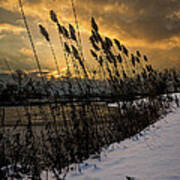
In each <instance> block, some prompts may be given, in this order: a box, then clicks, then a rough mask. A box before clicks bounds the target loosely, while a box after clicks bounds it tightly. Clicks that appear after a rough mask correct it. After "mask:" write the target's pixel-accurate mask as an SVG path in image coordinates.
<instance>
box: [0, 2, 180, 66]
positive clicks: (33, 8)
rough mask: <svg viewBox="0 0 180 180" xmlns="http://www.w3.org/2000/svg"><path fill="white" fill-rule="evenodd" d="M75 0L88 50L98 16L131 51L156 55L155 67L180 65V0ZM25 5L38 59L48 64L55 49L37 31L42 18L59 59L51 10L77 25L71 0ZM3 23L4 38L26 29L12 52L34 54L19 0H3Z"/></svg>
mask: <svg viewBox="0 0 180 180" xmlns="http://www.w3.org/2000/svg"><path fill="white" fill-rule="evenodd" d="M74 2H75V6H76V11H77V17H78V20H79V26H80V29H81V31H83V33H82V40H83V44H84V46H85V50H88V46H89V44H88V36H89V34H88V32H90V30H91V22H90V20H91V17H92V16H94V17H95V19H96V21H97V23H98V25H99V29H100V32H101V33H102V34H104V35H106V36H110V37H112V38H114V37H117V38H119V39H120V41H121V42H122V43H124V44H125V45H127V46H128V47H129V48H131V49H132V50H134V49H135V48H136V49H141V50H142V51H143V52H144V53H147V54H148V55H149V56H150V57H151V58H152V62H153V63H154V64H155V65H156V66H157V67H165V66H170V64H174V65H176V66H177V68H178V67H179V69H180V64H179V63H177V61H178V59H179V58H180V54H179V53H178V51H177V49H178V50H180V49H179V48H180V0H151V1H150V0H118V1H117V0H106V1H105V0H91V1H87V0H76V1H74ZM23 7H24V11H25V14H26V17H27V20H28V23H29V26H30V30H31V33H32V36H33V39H34V42H35V45H36V48H37V50H38V54H39V56H40V59H43V62H47V64H48V63H49V59H51V54H50V52H49V49H47V48H48V46H47V44H46V42H45V41H43V38H42V36H41V34H40V33H39V29H38V23H42V24H43V25H44V26H45V27H46V28H47V29H48V32H49V34H50V37H51V39H52V42H53V44H54V46H55V47H56V50H57V54H58V58H59V59H62V55H60V53H59V49H58V47H59V42H58V35H57V31H56V29H55V26H54V23H52V22H51V20H50V17H49V11H50V10H51V9H53V10H54V11H55V12H56V13H57V15H58V18H59V22H60V23H61V24H63V25H66V26H68V24H69V23H72V24H74V17H73V13H72V8H71V1H66V0H61V1H59V0H23ZM0 24H1V25H3V26H2V27H1V26H0V33H1V34H2V32H3V33H4V34H3V36H2V35H1V37H0V38H2V39H3V40H4V39H5V38H7V36H9V34H13V35H14V36H16V39H18V38H22V37H21V36H20V35H21V33H24V34H23V35H24V36H23V38H24V41H23V40H22V39H21V41H20V42H16V43H15V42H14V46H16V47H14V52H16V53H20V54H21V55H24V56H25V55H26V56H28V55H30V51H28V49H30V47H29V46H28V45H27V44H28V43H29V40H28V37H27V34H25V29H24V24H23V20H22V16H21V14H20V8H19V5H18V1H17V0H0ZM10 39H14V38H13V37H12V36H11V37H9V38H8V40H7V39H6V42H5V43H4V44H5V45H4V46H8V41H9V42H11V40H10ZM20 43H22V44H20ZM17 46H18V50H17ZM10 47H11V48H13V45H12V44H11V45H10ZM175 49H176V50H175ZM23 53H24V54H23ZM28 53H29V54H28ZM172 57H173V58H172ZM157 59H161V60H160V61H159V60H157ZM172 59H173V60H172ZM49 64H50V63H49ZM62 64H63V62H62Z"/></svg>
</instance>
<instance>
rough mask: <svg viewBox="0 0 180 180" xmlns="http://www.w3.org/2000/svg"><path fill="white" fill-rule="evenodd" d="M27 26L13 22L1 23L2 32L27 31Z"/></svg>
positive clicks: (0, 30)
mask: <svg viewBox="0 0 180 180" xmlns="http://www.w3.org/2000/svg"><path fill="white" fill-rule="evenodd" d="M25 31H26V30H25V28H23V27H19V26H15V25H12V24H0V33H4V32H8V33H13V34H16V35H18V34H20V33H21V32H25Z"/></svg>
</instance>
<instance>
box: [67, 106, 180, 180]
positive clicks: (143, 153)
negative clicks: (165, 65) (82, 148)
mask: <svg viewBox="0 0 180 180" xmlns="http://www.w3.org/2000/svg"><path fill="white" fill-rule="evenodd" d="M105 154H106V156H105ZM101 156H102V160H101V161H98V160H90V159H89V160H87V162H86V163H87V164H86V165H82V173H75V172H71V173H69V174H68V176H67V179H68V180H124V179H126V176H130V177H135V179H139V180H177V179H179V180H180V108H179V109H177V110H176V111H175V112H173V113H171V114H168V116H166V117H165V118H163V119H162V120H160V121H158V122H157V123H155V124H154V125H152V126H150V127H149V128H148V129H146V130H145V131H143V132H142V133H141V135H138V139H137V138H136V137H134V138H132V139H127V140H125V141H123V142H121V143H120V144H118V143H115V144H112V145H111V146H110V147H109V148H108V150H106V153H102V155H101ZM95 164H96V165H95Z"/></svg>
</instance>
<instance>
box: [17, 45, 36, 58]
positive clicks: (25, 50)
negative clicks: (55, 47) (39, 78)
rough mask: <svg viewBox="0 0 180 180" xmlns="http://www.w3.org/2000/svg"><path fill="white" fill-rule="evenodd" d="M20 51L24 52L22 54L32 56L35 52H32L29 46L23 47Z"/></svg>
mask: <svg viewBox="0 0 180 180" xmlns="http://www.w3.org/2000/svg"><path fill="white" fill-rule="evenodd" d="M19 51H20V53H21V54H22V55H25V56H30V57H32V56H33V52H32V50H31V49H28V48H24V47H23V48H21V49H20V50H19Z"/></svg>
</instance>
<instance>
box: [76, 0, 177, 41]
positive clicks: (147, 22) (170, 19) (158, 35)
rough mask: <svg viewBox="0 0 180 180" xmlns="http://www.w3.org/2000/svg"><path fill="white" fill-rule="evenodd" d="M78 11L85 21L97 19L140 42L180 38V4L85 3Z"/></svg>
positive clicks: (172, 0)
mask: <svg viewBox="0 0 180 180" xmlns="http://www.w3.org/2000/svg"><path fill="white" fill-rule="evenodd" d="M78 9H79V11H80V14H81V18H83V19H86V20H87V17H88V16H89V17H91V16H95V17H97V20H98V21H99V22H100V25H101V26H103V27H104V28H106V29H107V28H108V27H109V28H110V30H113V29H114V30H116V31H120V32H121V31H122V32H124V33H126V34H127V36H131V37H135V38H137V39H144V40H147V41H158V40H163V39H167V38H170V37H173V36H177V35H178V36H179V35H180V17H178V16H177V15H176V12H178V11H180V1H179V0H151V1H150V0H119V1H115V0H108V1H103V0H96V1H95V0H94V1H90V2H87V1H82V0H81V2H80V3H79V4H78ZM84 14H86V16H83V15H84ZM117 33H118V32H117Z"/></svg>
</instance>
